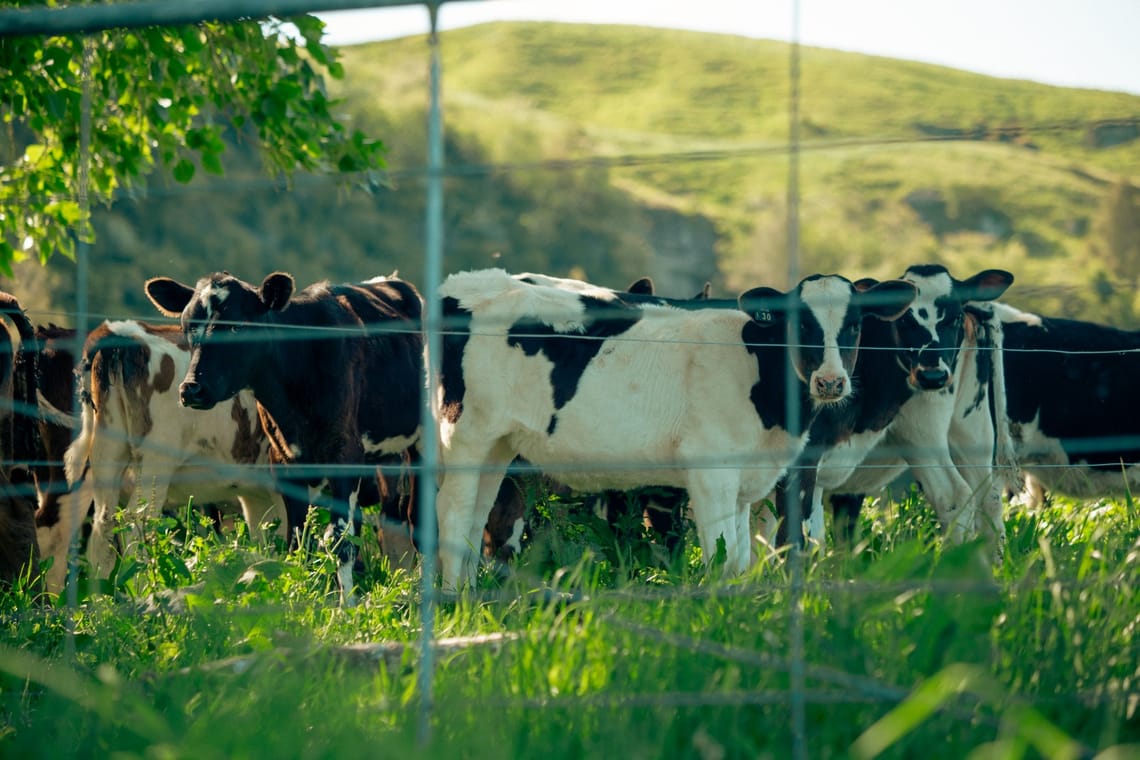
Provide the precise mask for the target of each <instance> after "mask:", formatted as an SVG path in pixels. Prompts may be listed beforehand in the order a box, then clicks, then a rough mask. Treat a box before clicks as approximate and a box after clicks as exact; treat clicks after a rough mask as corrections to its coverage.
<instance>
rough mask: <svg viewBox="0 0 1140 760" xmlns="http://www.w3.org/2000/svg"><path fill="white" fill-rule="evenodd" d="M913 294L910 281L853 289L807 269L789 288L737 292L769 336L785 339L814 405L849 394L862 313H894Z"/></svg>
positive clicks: (878, 315) (882, 316)
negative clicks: (806, 272)
mask: <svg viewBox="0 0 1140 760" xmlns="http://www.w3.org/2000/svg"><path fill="white" fill-rule="evenodd" d="M914 298H915V286H914V285H912V284H910V283H909V282H903V281H902V280H887V281H885V282H877V283H873V284H867V285H866V287H864V288H862V289H858V288H856V287H855V286H854V284H853V283H852V282H851V281H850V280H848V279H846V278H845V277H840V276H839V275H812V276H811V277H807V278H805V279H804V280H803V281H802V282H800V284H799V285H797V286H796V288H795V289H794V290H792V291H790V292H788V293H781V292H780V291H778V290H774V289H772V288H753V289H752V290H750V291H748V292H747V293H744V294H743V295H741V296H740V298H739V304H740V308H741V310H743V311H744V312H745V313H746V314H748V315H749V316H750V317H751V318H752V320H753V322H755V323H756V324H757V325H759V326H761V327H762V328H763V329H764V332H765V333H766V334H767V335H766V339H767V340H768V342H770V343H784V342H785V341H787V344H788V353H789V357H790V359H791V364H792V367H793V368H794V370H795V372H796V375H797V376H798V377H799V379H800V381H801V382H804V383H806V384H807V386H808V393H809V394H810V395H811V398H812V401H813V403H815V404H817V405H819V404H834V403H838V402H840V401H843V400H844V399H846V398H847V397H849V396H850V395H851V376H850V373H851V370H852V369H853V368H854V366H855V359H856V356H857V355H858V350H859V337H860V335H861V333H862V327H863V318H864V317H866V316H871V317H876V318H878V319H885V320H891V319H897V318H898V317H899V316H900V315H902V314H903V313H904V312H905V311H906V309H907V307H909V306H910V305H911V302H912V301H913V300H914Z"/></svg>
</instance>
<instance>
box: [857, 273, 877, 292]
mask: <svg viewBox="0 0 1140 760" xmlns="http://www.w3.org/2000/svg"><path fill="white" fill-rule="evenodd" d="M851 284H852V286H853V287H854V288H855V290H857V291H859V292H860V293H866V292H867V291H868V290H870V289H871V288H873V287H875V286H876V285H878V284H879V281H878V280H876V279H875V278H874V277H864V278H862V279H860V280H856V281H855V282H853V283H851Z"/></svg>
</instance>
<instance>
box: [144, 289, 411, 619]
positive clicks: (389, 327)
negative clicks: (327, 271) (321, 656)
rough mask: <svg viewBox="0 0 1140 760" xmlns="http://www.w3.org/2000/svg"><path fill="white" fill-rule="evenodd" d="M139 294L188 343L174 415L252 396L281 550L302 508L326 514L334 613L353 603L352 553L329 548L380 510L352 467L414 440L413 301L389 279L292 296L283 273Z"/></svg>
mask: <svg viewBox="0 0 1140 760" xmlns="http://www.w3.org/2000/svg"><path fill="white" fill-rule="evenodd" d="M146 292H147V295H148V296H149V297H150V300H151V301H152V302H153V303H154V305H155V306H156V307H157V308H158V310H159V311H160V312H162V313H163V314H165V315H167V316H171V317H180V318H181V324H182V330H183V332H184V334H185V336H186V339H187V340H188V341H189V344H190V363H189V367H188V368H187V369H186V370H185V371H184V372H183V373H181V376H183V377H184V379H183V381H182V384H181V386H180V389H179V395H180V398H181V401H182V403H183V404H184V405H185V406H188V407H192V408H194V409H200V410H207V409H212V408H213V407H214V406H215V405H216V404H218V403H220V402H222V401H225V400H226V399H229V398H232V397H233V396H234V395H236V394H237V393H239V392H240V391H242V390H243V389H250V390H252V392H253V396H254V397H255V398H256V399H257V407H258V411H259V414H260V418H261V425H262V427H263V429H264V430H265V432H266V434H267V435H268V437H269V441H270V446H271V451H270V454H271V460H272V462H273V464H274V472H275V477H276V479H277V481H278V484H279V487H280V490H281V491H282V493H283V495H284V497H285V505H286V513H287V521H288V527H289V535H290V539H291V541H293V542H294V544H296V542H297V540H298V538H299V532H300V531H301V529H302V527H303V525H304V523H305V518H306V516H307V514H308V511H309V506H310V504H315V505H318V506H325V507H328V508H329V510H330V512H331V513H332V515H333V521H332V524H331V526H330V527H331V529H332V533H333V537H334V539H335V545H336V552H337V557H338V561H339V564H340V568H339V571H338V579H339V581H340V589H341V599H342V603H344V604H352V603H354V601H355V595H354V592H353V581H352V568H353V562H354V560H355V556H356V550H355V546H354V545H353V543H352V542H351V541H348V540H340V537H341V536H342V534H343V533H344V532H345V531H350V532H351V531H352V530H354V523H355V521H356V508H357V505H358V504H361V503H364V504H367V503H376V502H377V501H379V499H380V497H381V494H382V491H383V483H382V481H381V479H380V478H378V477H371V476H369V477H365V476H363V475H362V474H361V472H360V471H359V470H354V469H353V467H352V466H353V465H369V466H375V465H379V464H381V463H382V461H385V460H386V459H387V460H390V459H391V457H392V456H399V457H407V456H409V454H408V452H409V451H411V450H412V447H413V446H414V445H415V444H416V443H417V441H418V439H419V432H420V408H421V406H422V404H421V401H420V396H421V392H422V389H423V387H424V382H425V374H424V368H423V337H422V334H421V331H420V326H419V320H420V316H421V312H422V302H421V299H420V295H419V293H418V292H416V289H415V288H414V287H413V286H412V285H411V284H410V283H407V282H404V281H403V280H399V279H397V278H395V277H389V278H384V277H378V278H375V279H373V280H369V281H368V282H364V283H360V284H343V285H331V284H329V283H317V284H315V285H311V286H309V287H307V288H305V289H304V290H302V291H300V292H294V282H293V278H292V277H291V276H290V275H288V274H285V273H283V272H275V273H273V274H270V275H268V276H267V277H266V278H265V279H264V280H263V281H262V283H261V284H260V286H254V285H251V284H249V283H246V282H243V281H242V280H240V279H238V278H236V277H234V276H233V275H230V274H228V273H226V272H221V273H216V274H212V275H209V276H207V277H204V278H202V279H201V280H199V281H198V283H197V285H195V286H194V287H189V286H187V285H183V284H181V283H178V282H175V281H174V280H171V279H169V278H165V277H159V278H155V279H152V280H149V281H147V283H146ZM326 487H327V491H328V492H327V495H326V494H322V493H321V491H322V489H324V488H326ZM362 498H363V501H361V499H362Z"/></svg>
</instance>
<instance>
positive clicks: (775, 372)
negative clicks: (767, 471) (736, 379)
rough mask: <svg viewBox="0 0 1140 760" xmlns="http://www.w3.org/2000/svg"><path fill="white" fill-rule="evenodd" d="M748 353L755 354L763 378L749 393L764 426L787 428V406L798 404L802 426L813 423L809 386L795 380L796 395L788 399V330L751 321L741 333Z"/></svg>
mask: <svg viewBox="0 0 1140 760" xmlns="http://www.w3.org/2000/svg"><path fill="white" fill-rule="evenodd" d="M740 337H741V340H743V341H744V345H745V347H746V348H747V349H748V353H750V354H752V355H753V356H755V357H756V364H757V366H758V367H759V371H760V380H759V382H757V383H756V384H755V385H753V386H752V391H751V393H750V394H749V396H750V398H751V400H752V406H753V408H755V409H756V414H757V415H759V417H760V420H761V421H762V422H763V423H764V427H766V428H772V427H778V428H782V429H784V430H787V429H788V408H789V406H790V405H791V404H797V405H798V407H799V412H798V414H797V418H798V419H799V421H800V429H801V430H802V429H805V428H806V427H807V425H809V424H810V423H811V417H810V416H809V415H810V414H811V398H810V397H809V395H808V390H807V385H805V384H804V383H802V382H800V381H799V379H798V378H797V379H796V382H795V386H796V397H795V398H794V399H788V398H787V397H786V396H785V394H784V385H785V383H786V378H787V373H788V372H789V371H790V365H789V364H788V352H787V349H785V348H784V342H785V333H784V330H783V328H782V327H763V326H761V325H758V324H757V323H756V322H754V321H752V320H748V322H746V323H745V324H744V328H743V329H742V330H741V334H740Z"/></svg>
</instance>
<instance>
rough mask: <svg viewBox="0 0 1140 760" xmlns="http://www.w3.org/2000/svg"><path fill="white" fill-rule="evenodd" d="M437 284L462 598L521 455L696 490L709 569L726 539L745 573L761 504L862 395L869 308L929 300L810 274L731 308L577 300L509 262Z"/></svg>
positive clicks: (614, 298) (447, 539)
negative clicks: (863, 333) (823, 421)
mask: <svg viewBox="0 0 1140 760" xmlns="http://www.w3.org/2000/svg"><path fill="white" fill-rule="evenodd" d="M439 292H440V296H441V298H442V304H441V307H442V312H443V314H444V316H445V318H446V320H447V322H448V324H449V330H448V332H447V333H446V334H445V335H444V336H443V341H442V356H441V358H440V378H439V383H440V385H439V393H440V396H439V399H438V405H437V408H436V412H437V414H438V420H439V425H440V444H441V465H442V472H443V479H442V484H441V486H440V491H439V495H438V501H437V509H438V513H439V545H440V564H441V578H442V581H443V583H444V585H445V587H450V588H456V589H457V588H459V587H460V586H462V585H463V584H466V583H470V582H472V581H473V580H474V574H475V570H476V563H475V561H474V560H475V552H474V551H473V549H474V548H477V547H479V546H480V545H481V539H482V532H483V526H484V524H485V523H486V521H487V516H488V514H489V513H490V511H491V507H492V504H493V501H494V499H495V496H496V494H497V492H498V491H499V487H500V482H501V481H502V478H503V473H504V472H505V471H506V469H507V467H508V465H509V464H510V463H511V462H512V461H513V460H514V459H515V457H516V456H520V455H521V456H523V457H524V458H525V459H526V460H527V461H529V462H531V463H533V464H534V465H535V466H537V467H539V468H541V469H542V470H543V471H544V472H546V473H547V474H548V475H550V476H551V477H553V478H554V479H556V480H558V481H560V482H562V483H564V484H565V485H567V486H569V487H571V488H574V489H576V490H580V491H597V490H607V489H621V490H626V489H631V488H638V487H641V486H647V485H664V486H670V487H675V488H685V489H686V490H687V491H688V493H689V497H690V511H691V513H692V516H693V520H694V522H695V524H696V526H697V531H698V534H699V540H700V542H701V545H702V547H703V548H704V552H703V556H704V558H705V561H706V562H707V563H711V562H712V558H713V557H714V555H716V553H717V551H716V547H717V542H718V539H723V541H724V549H725V554H724V556H725V563H724V566H725V570H726V572H729V573H740V572H742V571H743V570H745V569H746V567H747V566H748V565H749V564H750V561H751V544H750V540H749V537H748V534H749V533H750V530H749V525H748V521H749V512H750V510H749V508H750V505H751V504H752V503H753V502H755V501H758V500H759V499H760V498H762V497H764V496H765V495H766V494H767V493H768V492H769V491H770V490H771V489H772V487H773V486H774V485H775V483H776V480H777V479H778V478H779V477H780V475H781V474H783V471H784V469H785V468H786V467H787V465H788V464H789V463H790V462H791V461H792V459H794V458H795V456H796V455H797V454H798V453H799V451H800V450H801V449H802V448H803V445H804V443H805V440H806V435H807V434H806V425H807V423H808V422H809V421H810V415H811V413H812V412H813V411H814V410H815V409H817V408H818V407H820V406H824V405H827V404H836V403H841V402H843V401H844V400H845V399H846V398H847V397H848V396H849V395H850V393H851V387H850V383H849V372H850V369H851V366H852V364H853V362H854V360H855V355H856V350H857V346H858V341H859V334H860V329H861V324H862V318H863V315H864V314H865V313H874V314H879V315H881V316H883V317H885V318H890V317H893V316H896V315H897V314H898V313H899V312H901V311H902V310H903V309H905V308H906V306H908V305H909V304H910V302H911V300H912V299H913V298H914V286H913V285H911V284H909V283H903V282H898V281H888V282H885V283H882V284H880V285H878V286H876V287H874V288H871V289H869V290H868V291H866V292H862V293H861V292H857V291H856V290H855V289H854V288H853V286H852V284H851V283H850V281H848V280H846V279H845V278H842V277H839V276H836V275H829V276H821V275H813V276H811V277H809V278H806V279H805V280H803V281H801V282H800V283H799V284H798V285H797V286H796V287H795V288H793V289H792V290H791V291H790V292H788V293H783V292H780V291H778V290H775V289H772V288H755V289H753V290H750V291H748V292H747V293H745V294H743V295H741V296H740V298H739V299H737V300H736V302H735V303H736V306H737V307H738V308H735V307H734V308H728V306H727V304H721V303H717V302H716V300H715V299H714V300H713V301H708V302H699V303H698V302H693V301H677V302H674V303H663V302H662V299H657V298H655V297H649V296H642V295H635V294H625V295H622V294H617V293H615V292H614V291H612V290H609V289H607V288H596V289H593V290H591V289H582V290H580V291H577V292H575V291H572V290H567V289H565V288H559V287H549V286H544V285H535V284H531V283H527V282H523V281H521V280H519V279H517V278H514V277H511V276H510V275H509V274H508V273H506V272H504V271H503V270H501V269H489V270H482V271H473V272H461V273H457V274H453V275H451V276H449V277H448V278H447V279H446V280H445V281H444V283H443V284H442V285H441V287H440V291H439ZM789 331H790V332H791V333H792V334H793V335H794V336H795V338H794V341H793V345H792V346H790V347H789V346H787V338H788V333H789ZM791 372H794V373H795V377H796V379H797V382H796V385H795V394H794V395H793V397H791V398H788V397H787V394H786V392H785V385H786V383H787V382H788V381H787V378H788V376H789V375H788V373H791ZM789 407H791V411H789ZM789 418H791V419H793V420H794V419H800V420H802V421H803V423H804V424H803V425H802V426H800V427H802V428H803V430H800V431H796V430H789V429H788V426H789Z"/></svg>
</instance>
